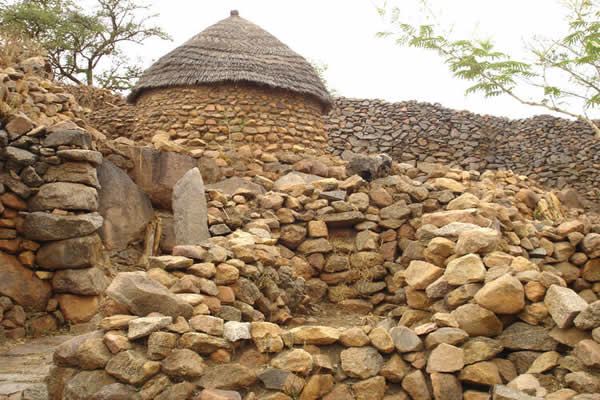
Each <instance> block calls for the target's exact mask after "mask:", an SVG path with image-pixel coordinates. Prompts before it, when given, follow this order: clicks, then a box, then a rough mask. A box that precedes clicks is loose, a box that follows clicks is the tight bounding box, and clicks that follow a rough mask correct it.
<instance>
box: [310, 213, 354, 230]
mask: <svg viewBox="0 0 600 400" xmlns="http://www.w3.org/2000/svg"><path fill="white" fill-rule="evenodd" d="M320 219H321V221H324V222H325V223H326V224H327V226H328V227H331V228H345V227H350V226H354V225H356V224H359V223H361V222H363V221H364V220H365V215H364V214H363V213H361V212H360V211H348V212H342V213H336V214H326V215H323V216H322V217H321V218H320Z"/></svg>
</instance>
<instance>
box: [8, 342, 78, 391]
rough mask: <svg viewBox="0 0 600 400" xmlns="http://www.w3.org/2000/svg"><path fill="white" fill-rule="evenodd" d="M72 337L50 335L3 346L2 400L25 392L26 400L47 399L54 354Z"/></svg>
mask: <svg viewBox="0 0 600 400" xmlns="http://www.w3.org/2000/svg"><path fill="white" fill-rule="evenodd" d="M70 338H71V336H67V335H64V336H48V337H43V338H38V339H33V340H30V341H27V342H26V343H22V344H16V343H13V344H11V343H9V344H8V345H7V346H3V348H2V349H0V400H1V399H2V398H3V396H9V395H12V394H15V393H18V392H23V397H22V398H23V400H45V399H47V398H48V394H47V392H46V384H45V383H44V379H45V377H46V376H47V375H48V372H49V371H50V365H51V364H52V354H53V353H54V349H55V348H56V347H57V346H58V345H59V344H61V343H63V342H65V341H66V340H69V339H70Z"/></svg>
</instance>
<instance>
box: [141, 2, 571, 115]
mask: <svg viewBox="0 0 600 400" xmlns="http://www.w3.org/2000/svg"><path fill="white" fill-rule="evenodd" d="M390 2H391V3H394V2H393V1H390ZM381 3H382V1H381V0H302V1H298V0H296V1H291V0H217V1H214V0H212V1H208V0H196V1H193V0H154V1H153V7H152V10H153V11H154V12H156V13H158V14H159V17H158V18H157V19H156V20H155V22H156V23H157V24H159V25H160V26H161V27H162V28H163V29H164V30H165V31H167V32H168V33H169V34H170V35H171V36H172V37H173V39H174V40H173V42H163V41H148V42H146V44H145V45H144V46H138V47H132V48H131V52H130V55H131V56H133V57H135V56H136V55H139V56H140V57H141V58H142V60H143V62H144V64H145V66H149V65H150V64H151V63H152V61H153V60H156V59H158V58H159V57H160V56H162V55H164V54H166V53H167V52H168V51H170V50H171V49H173V48H175V47H177V46H179V45H181V44H182V43H183V42H185V41H186V40H187V39H189V38H190V37H192V36H193V35H195V34H197V33H198V32H200V31H202V30H204V29H205V28H207V27H208V26H210V25H212V24H214V23H216V22H218V21H220V20H221V19H224V18H227V17H228V16H229V12H230V10H232V9H237V10H239V12H240V16H241V17H243V18H245V19H247V20H249V21H251V22H253V23H255V24H257V25H259V26H261V27H262V28H263V29H265V30H266V31H268V32H270V33H271V34H273V35H275V36H276V37H277V38H279V39H280V40H281V41H282V42H284V43H285V44H287V45H288V46H289V47H291V48H292V49H293V50H294V51H296V52H297V53H299V54H301V55H302V56H304V57H306V58H309V59H312V60H317V61H320V62H322V63H324V64H327V65H328V66H329V69H328V71H327V73H326V79H327V80H328V84H329V86H330V87H331V88H334V89H336V90H337V91H338V94H339V95H342V96H346V97H354V98H380V99H385V100H388V101H404V100H418V101H426V102H431V103H441V104H442V105H443V106H446V107H450V108H453V109H458V110H462V109H466V110H469V111H473V112H477V113H481V114H493V115H500V116H508V117H511V118H520V117H526V116H530V115H535V114H544V113H547V112H546V111H545V110H544V109H541V108H532V107H528V106H523V105H520V104H518V103H516V102H515V101H514V100H512V99H510V98H508V97H498V98H493V99H484V98H483V97H482V96H479V95H469V96H468V97H465V95H464V91H465V89H466V88H467V87H468V86H469V85H468V83H467V82H464V81H460V80H458V79H456V78H453V77H452V75H451V73H450V72H449V71H448V69H447V67H446V66H445V65H444V64H443V63H442V62H441V59H440V58H439V57H438V56H437V55H436V54H434V53H432V52H427V51H425V50H420V49H407V48H405V47H401V46H398V45H395V44H394V43H393V40H391V39H378V38H375V34H376V32H378V31H381V30H385V29H386V25H385V22H384V21H383V20H382V19H381V17H380V16H379V15H378V14H377V11H376V8H375V5H376V4H381ZM560 3H561V2H560V0H502V1H497V0H431V4H432V5H433V9H434V11H436V12H437V13H440V21H441V22H442V24H443V25H445V26H451V25H454V26H455V30H456V31H457V32H460V33H462V34H463V35H462V37H466V38H471V37H473V35H474V34H475V35H476V36H478V37H480V38H492V39H493V40H494V42H495V43H496V45H497V46H498V49H499V50H502V51H505V52H508V53H510V54H519V53H520V52H522V49H523V47H524V46H523V44H524V41H525V40H529V39H530V38H532V37H533V36H534V35H542V36H546V37H560V34H561V33H564V32H565V28H566V26H565V22H564V19H563V16H564V11H565V10H564V8H562V6H561V4H560ZM395 4H396V5H398V6H400V7H401V9H402V10H404V11H405V14H406V15H407V16H409V17H411V18H417V17H418V16H419V15H422V14H421V13H420V11H419V6H418V4H419V2H418V0H396V1H395ZM414 21H415V22H420V21H419V20H418V19H414ZM573 111H576V112H579V111H580V109H578V108H577V107H574V109H573Z"/></svg>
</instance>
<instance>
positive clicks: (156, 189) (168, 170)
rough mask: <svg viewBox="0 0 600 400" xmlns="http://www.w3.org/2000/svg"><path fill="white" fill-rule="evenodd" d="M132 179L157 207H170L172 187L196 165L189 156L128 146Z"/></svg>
mask: <svg viewBox="0 0 600 400" xmlns="http://www.w3.org/2000/svg"><path fill="white" fill-rule="evenodd" d="M129 156H130V158H131V160H132V161H133V165H134V167H133V171H132V176H133V180H134V181H135V182H136V183H137V185H138V186H139V187H140V189H142V190H143V191H144V192H145V193H146V194H147V195H148V197H149V198H150V201H151V202H152V204H153V205H155V206H156V207H158V208H162V209H166V210H169V209H171V204H172V197H173V187H174V186H175V184H176V183H177V181H178V180H179V179H181V177H182V176H183V175H185V173H186V172H187V171H189V170H190V169H192V168H194V167H195V166H196V161H195V160H194V159H193V158H192V157H189V156H186V155H183V154H178V153H172V152H158V151H154V150H152V149H150V148H147V147H130V148H129Z"/></svg>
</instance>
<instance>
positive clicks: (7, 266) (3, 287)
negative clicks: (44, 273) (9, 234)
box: [0, 252, 51, 310]
mask: <svg viewBox="0 0 600 400" xmlns="http://www.w3.org/2000/svg"><path fill="white" fill-rule="evenodd" d="M0 265H1V266H2V267H1V268H0V295H4V296H8V297H10V298H11V299H13V300H14V301H15V302H17V303H18V304H20V305H22V306H28V307H33V308H35V309H37V310H45V309H46V305H47V304H48V300H49V299H50V293H51V288H50V284H49V283H48V282H45V281H42V280H41V279H39V278H38V277H37V276H36V275H35V274H34V273H33V271H31V270H29V269H27V268H25V267H23V265H22V264H21V263H20V262H19V261H18V260H17V259H16V258H15V257H14V256H11V255H8V254H5V253H2V252H0Z"/></svg>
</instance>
